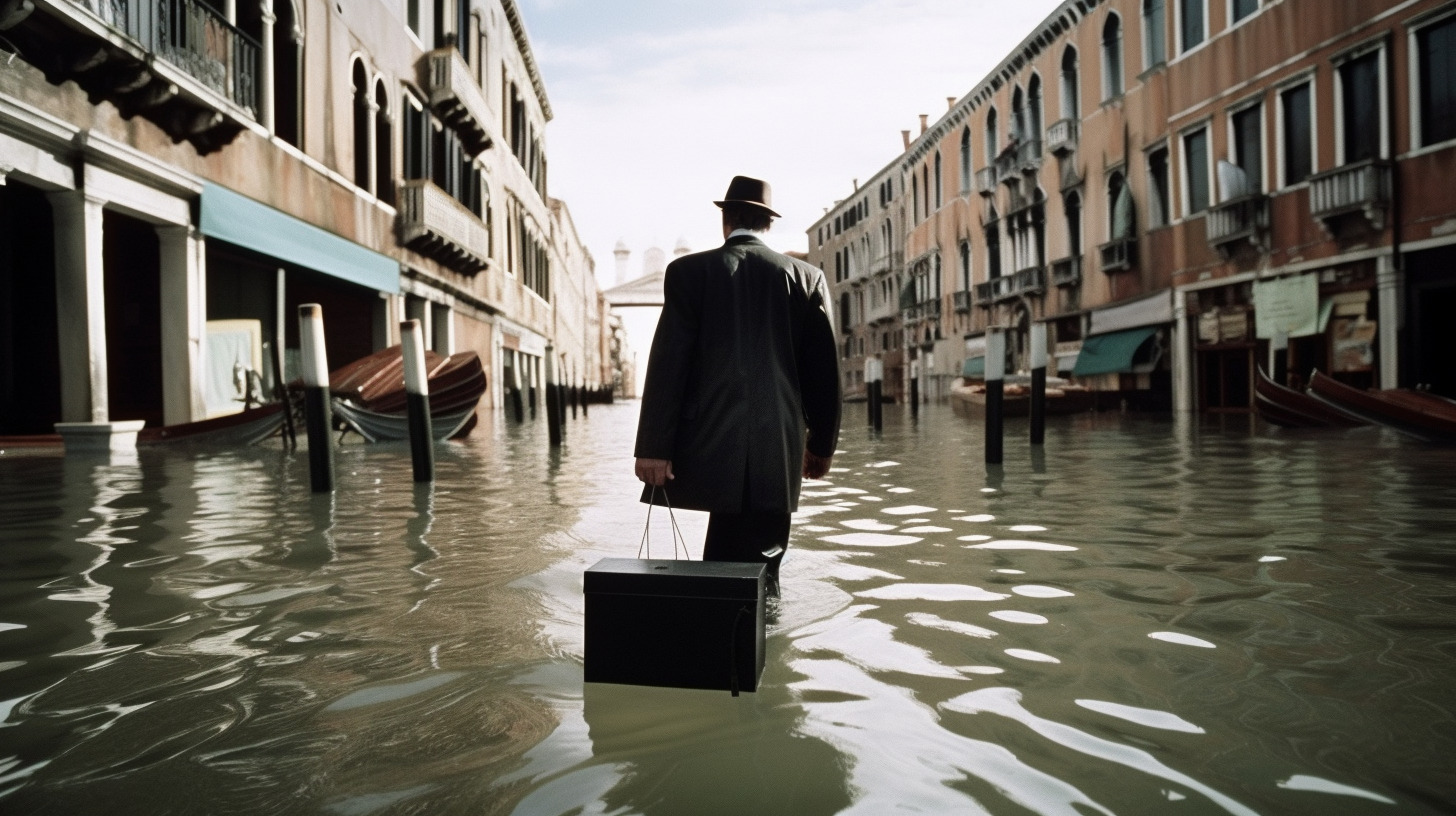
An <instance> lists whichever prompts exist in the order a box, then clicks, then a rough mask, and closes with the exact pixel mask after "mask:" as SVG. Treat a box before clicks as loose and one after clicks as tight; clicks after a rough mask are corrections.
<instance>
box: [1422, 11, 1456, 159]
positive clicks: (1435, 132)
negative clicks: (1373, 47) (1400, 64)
mask: <svg viewBox="0 0 1456 816" xmlns="http://www.w3.org/2000/svg"><path fill="white" fill-rule="evenodd" d="M1416 49H1417V50H1418V52H1419V60H1420V66H1419V71H1420V84H1421V86H1420V87H1421V93H1420V106H1421V144H1423V145H1429V144H1436V143H1437V142H1444V141H1446V140H1448V139H1456V17H1447V18H1446V19H1445V20H1442V21H1441V22H1439V23H1436V24H1435V25H1432V26H1427V27H1426V28H1423V29H1421V30H1420V31H1419V32H1418V33H1417V34H1416Z"/></svg>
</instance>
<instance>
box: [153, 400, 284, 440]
mask: <svg viewBox="0 0 1456 816" xmlns="http://www.w3.org/2000/svg"><path fill="white" fill-rule="evenodd" d="M284 419H285V416H284V404H283V403H281V402H272V403H268V404H267V405H260V406H258V407H257V408H247V409H245V410H242V411H239V412H238V413H236V414H228V415H227V416H220V417H214V418H212V419H204V420H200V421H198V422H185V423H182V424H180V425H164V426H162V427H160V428H142V429H141V430H140V431H138V432H137V444H138V445H159V444H164V443H169V442H195V443H199V444H208V445H255V444H257V443H259V442H261V441H263V440H264V439H267V438H268V437H270V436H272V435H273V434H275V433H277V432H278V429H279V428H282V427H283V422H284Z"/></svg>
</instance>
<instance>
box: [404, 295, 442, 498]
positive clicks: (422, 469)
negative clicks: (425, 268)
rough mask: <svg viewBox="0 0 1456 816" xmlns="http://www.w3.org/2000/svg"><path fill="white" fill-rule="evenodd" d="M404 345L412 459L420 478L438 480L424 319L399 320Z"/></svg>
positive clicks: (417, 476) (406, 405) (419, 480)
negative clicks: (431, 418) (423, 327)
mask: <svg viewBox="0 0 1456 816" xmlns="http://www.w3.org/2000/svg"><path fill="white" fill-rule="evenodd" d="M399 336H400V340H401V345H402V346H403V348H404V395H405V411H406V414H407V415H408V417H409V438H410V460H411V462H412V463H413V464H414V473H415V481H416V482H433V481H434V480H435V434H434V428H433V425H432V423H431V422H430V382H429V377H428V376H427V375H426V373H425V339H424V333H423V332H422V331H420V321H418V320H406V321H404V322H403V323H400V324H399Z"/></svg>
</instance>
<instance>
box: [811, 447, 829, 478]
mask: <svg viewBox="0 0 1456 816" xmlns="http://www.w3.org/2000/svg"><path fill="white" fill-rule="evenodd" d="M832 458H834V457H832V456H815V455H814V454H812V453H810V452H809V451H807V450H806V451H804V478H805V479H822V478H824V474H826V473H828V472H829V460H830V459H832Z"/></svg>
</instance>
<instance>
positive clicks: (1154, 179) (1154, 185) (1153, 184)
mask: <svg viewBox="0 0 1456 816" xmlns="http://www.w3.org/2000/svg"><path fill="white" fill-rule="evenodd" d="M1172 216H1173V213H1172V210H1171V209H1170V208H1169V206H1168V148H1166V147H1160V148H1158V149H1157V150H1154V151H1152V152H1151V153H1149V154H1148V226H1150V227H1161V226H1165V225H1166V224H1168V222H1170V221H1171V220H1172Z"/></svg>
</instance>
